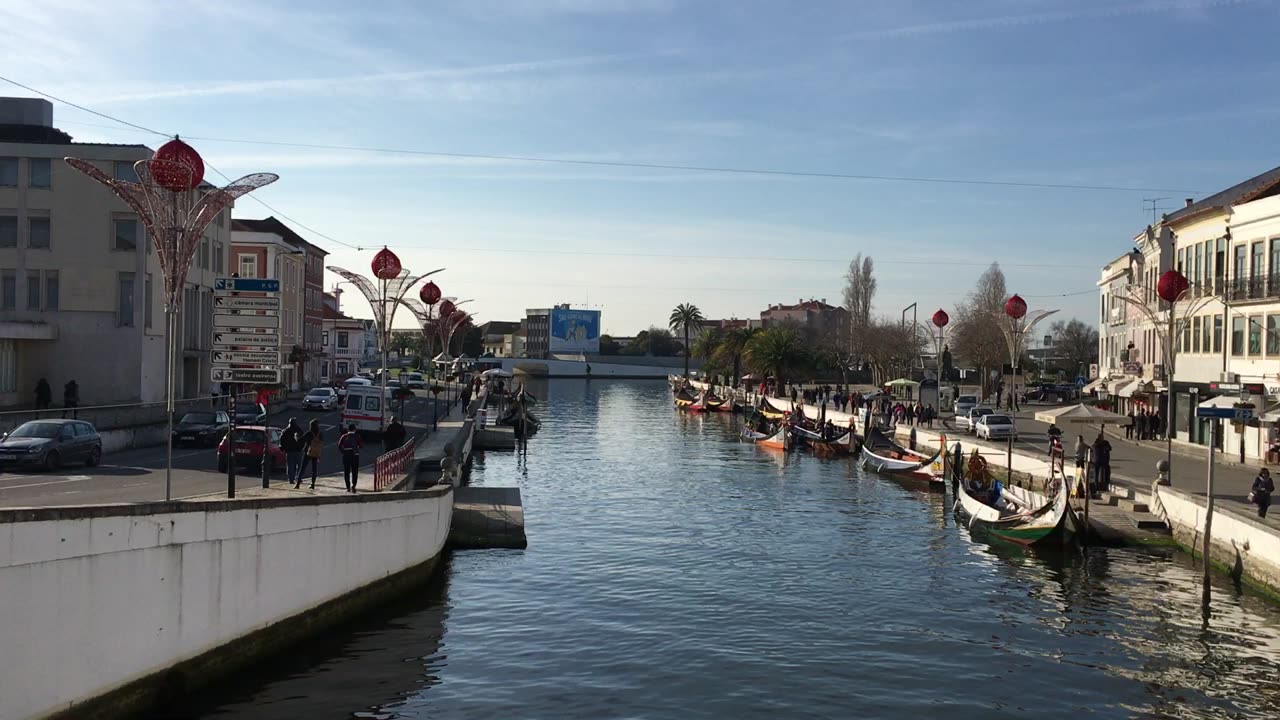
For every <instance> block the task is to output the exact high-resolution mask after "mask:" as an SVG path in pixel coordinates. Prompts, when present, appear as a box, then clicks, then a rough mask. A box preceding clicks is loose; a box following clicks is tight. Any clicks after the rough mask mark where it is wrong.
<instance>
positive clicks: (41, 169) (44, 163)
mask: <svg viewBox="0 0 1280 720" xmlns="http://www.w3.org/2000/svg"><path fill="white" fill-rule="evenodd" d="M27 185H28V186H29V187H33V188H48V187H50V186H52V185H53V165H52V164H51V163H50V162H49V158H31V159H29V160H27Z"/></svg>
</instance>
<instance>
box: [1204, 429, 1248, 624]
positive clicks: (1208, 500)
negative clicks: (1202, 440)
mask: <svg viewBox="0 0 1280 720" xmlns="http://www.w3.org/2000/svg"><path fill="white" fill-rule="evenodd" d="M1221 424H1222V421H1221V420H1218V419H1217V418H1214V419H1212V420H1210V421H1209V462H1208V465H1209V469H1208V472H1207V477H1206V478H1205V497H1204V500H1205V507H1204V547H1203V548H1202V549H1201V551H1200V554H1201V558H1200V559H1201V560H1202V561H1203V563H1204V591H1203V593H1202V595H1201V597H1200V604H1201V608H1200V610H1201V612H1202V613H1203V614H1204V618H1205V619H1206V620H1208V619H1209V542H1210V538H1211V537H1212V532H1213V453H1214V448H1215V446H1216V445H1217V437H1216V435H1217V434H1218V433H1221V432H1222V429H1221ZM1240 442H1241V443H1242V444H1243V443H1244V435H1243V434H1241V436H1240Z"/></svg>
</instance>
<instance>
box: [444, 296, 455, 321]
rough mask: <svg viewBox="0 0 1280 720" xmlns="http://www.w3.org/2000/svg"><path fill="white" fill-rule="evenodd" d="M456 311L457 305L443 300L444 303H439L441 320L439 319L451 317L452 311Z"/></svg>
mask: <svg viewBox="0 0 1280 720" xmlns="http://www.w3.org/2000/svg"><path fill="white" fill-rule="evenodd" d="M457 309H458V306H457V305H454V304H453V301H452V300H444V301H441V303H440V318H441V319H444V318H447V317H449V316H450V315H452V314H453V311H454V310H457Z"/></svg>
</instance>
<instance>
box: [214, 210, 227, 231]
mask: <svg viewBox="0 0 1280 720" xmlns="http://www.w3.org/2000/svg"><path fill="white" fill-rule="evenodd" d="M215 221H216V222H217V223H218V227H226V226H227V214H226V213H225V212H220V213H218V217H217V218H215Z"/></svg>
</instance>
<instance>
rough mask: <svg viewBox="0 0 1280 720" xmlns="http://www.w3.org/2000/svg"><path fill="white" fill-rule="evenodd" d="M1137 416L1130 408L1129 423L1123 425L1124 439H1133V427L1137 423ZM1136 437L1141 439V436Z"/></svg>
mask: <svg viewBox="0 0 1280 720" xmlns="http://www.w3.org/2000/svg"><path fill="white" fill-rule="evenodd" d="M1138 417H1139V416H1138V415H1135V414H1134V413H1133V411H1132V410H1130V411H1129V424H1128V425H1125V426H1124V437H1125V439H1126V440H1132V439H1133V429H1134V428H1135V427H1136V426H1137V424H1138ZM1138 439H1139V440H1141V439H1142V438H1138Z"/></svg>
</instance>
